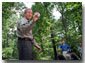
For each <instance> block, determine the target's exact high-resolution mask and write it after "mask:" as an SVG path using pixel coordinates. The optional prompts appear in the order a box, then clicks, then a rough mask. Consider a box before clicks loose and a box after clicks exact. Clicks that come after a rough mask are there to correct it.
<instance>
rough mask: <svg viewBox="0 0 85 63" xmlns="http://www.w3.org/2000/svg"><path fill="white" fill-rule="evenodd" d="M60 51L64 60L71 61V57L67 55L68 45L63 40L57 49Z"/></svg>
mask: <svg viewBox="0 0 85 63" xmlns="http://www.w3.org/2000/svg"><path fill="white" fill-rule="evenodd" d="M60 49H62V53H63V56H64V57H65V59H71V56H70V54H69V52H70V47H69V45H68V44H66V43H65V40H62V44H61V45H60V46H59V47H58V50H60Z"/></svg>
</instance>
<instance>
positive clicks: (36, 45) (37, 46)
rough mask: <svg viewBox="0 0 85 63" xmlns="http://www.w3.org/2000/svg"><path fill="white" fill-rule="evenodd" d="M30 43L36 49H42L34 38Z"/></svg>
mask: <svg viewBox="0 0 85 63" xmlns="http://www.w3.org/2000/svg"><path fill="white" fill-rule="evenodd" d="M32 44H33V45H34V46H35V47H36V48H37V49H38V51H39V52H40V51H41V50H42V49H41V48H40V46H39V45H38V44H37V43H36V42H35V40H34V39H33V40H32Z"/></svg>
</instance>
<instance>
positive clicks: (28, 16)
mask: <svg viewBox="0 0 85 63" xmlns="http://www.w3.org/2000/svg"><path fill="white" fill-rule="evenodd" d="M24 17H25V18H26V19H27V20H30V19H31V18H32V9H26V10H25V11H24Z"/></svg>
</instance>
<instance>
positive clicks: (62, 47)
mask: <svg viewBox="0 0 85 63" xmlns="http://www.w3.org/2000/svg"><path fill="white" fill-rule="evenodd" d="M58 48H61V49H62V51H70V46H69V45H68V44H62V45H60V46H59V47H58Z"/></svg>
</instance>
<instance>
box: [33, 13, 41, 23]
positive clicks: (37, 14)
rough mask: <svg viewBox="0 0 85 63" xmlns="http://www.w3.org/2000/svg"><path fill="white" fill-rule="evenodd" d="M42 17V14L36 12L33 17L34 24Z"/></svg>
mask: <svg viewBox="0 0 85 63" xmlns="http://www.w3.org/2000/svg"><path fill="white" fill-rule="evenodd" d="M39 17H40V13H39V12H36V13H35V14H34V16H33V22H36V21H37V20H38V19H39Z"/></svg>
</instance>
